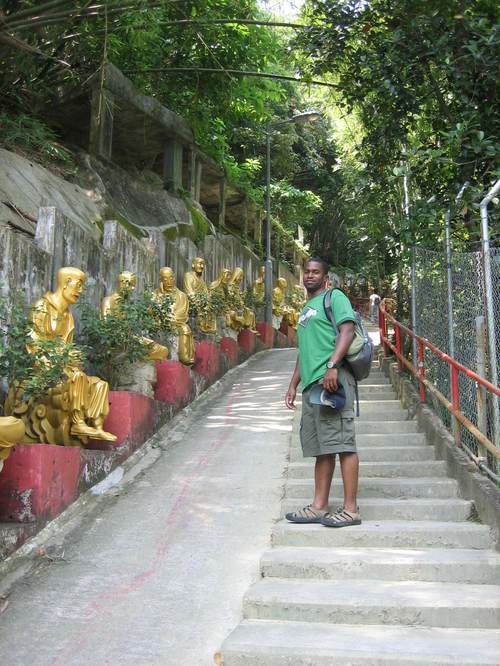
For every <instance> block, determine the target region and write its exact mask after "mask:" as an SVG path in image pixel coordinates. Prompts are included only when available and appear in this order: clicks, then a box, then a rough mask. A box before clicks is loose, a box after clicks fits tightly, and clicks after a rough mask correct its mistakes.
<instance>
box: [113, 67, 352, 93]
mask: <svg viewBox="0 0 500 666" xmlns="http://www.w3.org/2000/svg"><path fill="white" fill-rule="evenodd" d="M123 72H124V73H125V74H150V73H151V74H155V73H157V74H164V73H165V74H168V73H169V72H172V73H175V72H186V73H187V72H204V73H206V74H234V75H235V76H256V77H261V78H264V79H275V80H278V81H293V83H304V84H306V85H312V86H325V87H327V88H336V89H338V88H339V86H338V85H336V84H335V83H327V82H326V81H315V80H314V79H303V78H298V77H295V76H285V75H282V74H268V73H267V72H251V71H246V70H241V69H226V68H224V69H221V68H216V67H146V68H140V67H137V68H134V69H124V70H123Z"/></svg>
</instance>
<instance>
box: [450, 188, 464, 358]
mask: <svg viewBox="0 0 500 666" xmlns="http://www.w3.org/2000/svg"><path fill="white" fill-rule="evenodd" d="M468 187H469V182H468V181H466V182H465V183H464V184H463V185H462V187H461V189H460V192H459V193H458V194H457V196H456V197H455V205H457V204H458V202H459V201H460V199H461V198H462V197H463V195H464V192H465V190H466V189H467V188H468ZM451 212H452V209H451V206H450V208H448V210H447V211H446V215H445V218H444V238H445V251H446V281H447V285H448V354H449V355H450V356H451V357H452V358H455V330H454V321H453V274H452V272H451V268H452V266H451V232H450V221H451Z"/></svg>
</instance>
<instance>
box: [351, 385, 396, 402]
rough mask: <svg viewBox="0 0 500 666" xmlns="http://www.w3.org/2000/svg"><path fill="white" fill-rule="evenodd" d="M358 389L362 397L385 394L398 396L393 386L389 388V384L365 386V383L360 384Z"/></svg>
mask: <svg viewBox="0 0 500 666" xmlns="http://www.w3.org/2000/svg"><path fill="white" fill-rule="evenodd" d="M358 388H359V395H360V396H361V395H362V394H363V393H368V394H370V395H380V394H384V393H393V394H394V395H395V394H396V393H395V391H394V389H393V388H392V386H388V385H387V384H370V383H368V384H365V383H364V382H360V383H359V384H358ZM383 399H384V398H381V400H383Z"/></svg>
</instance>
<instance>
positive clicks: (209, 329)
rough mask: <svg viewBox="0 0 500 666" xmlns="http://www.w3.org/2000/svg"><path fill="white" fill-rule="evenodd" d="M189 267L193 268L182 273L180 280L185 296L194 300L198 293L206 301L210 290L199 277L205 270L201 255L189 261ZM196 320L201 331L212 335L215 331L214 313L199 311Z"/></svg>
mask: <svg viewBox="0 0 500 666" xmlns="http://www.w3.org/2000/svg"><path fill="white" fill-rule="evenodd" d="M191 268H192V269H193V270H192V271H191V272H189V273H184V278H183V281H182V286H183V289H184V291H185V293H186V295H187V297H188V298H189V300H190V301H191V300H196V297H197V296H198V295H202V296H204V297H205V300H206V301H208V300H209V298H210V292H209V290H208V287H207V285H206V283H205V281H204V280H203V278H202V277H201V276H202V274H203V271H204V270H205V260H204V259H202V258H201V257H195V258H194V259H193V261H192V262H191ZM197 321H198V326H199V327H200V330H201V331H203V333H209V334H210V335H214V334H215V333H216V332H217V321H216V319H215V316H214V315H212V314H208V313H206V314H203V313H199V314H198V318H197Z"/></svg>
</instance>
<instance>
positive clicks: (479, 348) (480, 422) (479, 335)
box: [476, 315, 488, 453]
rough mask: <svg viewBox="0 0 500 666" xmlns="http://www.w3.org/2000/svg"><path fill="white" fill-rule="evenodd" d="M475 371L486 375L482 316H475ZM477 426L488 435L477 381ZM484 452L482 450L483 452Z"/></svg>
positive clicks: (483, 394) (483, 396) (482, 394)
mask: <svg viewBox="0 0 500 666" xmlns="http://www.w3.org/2000/svg"><path fill="white" fill-rule="evenodd" d="M476 372H477V374H478V375H481V377H486V322H485V320H484V317H483V316H482V315H481V316H480V317H476ZM476 387H477V427H478V428H479V430H480V431H481V432H482V433H483V435H486V437H487V436H488V412H487V404H486V389H485V388H484V386H481V384H479V383H477V384H476ZM483 453H484V452H483Z"/></svg>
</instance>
